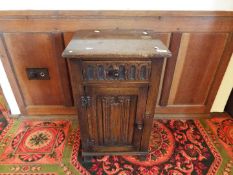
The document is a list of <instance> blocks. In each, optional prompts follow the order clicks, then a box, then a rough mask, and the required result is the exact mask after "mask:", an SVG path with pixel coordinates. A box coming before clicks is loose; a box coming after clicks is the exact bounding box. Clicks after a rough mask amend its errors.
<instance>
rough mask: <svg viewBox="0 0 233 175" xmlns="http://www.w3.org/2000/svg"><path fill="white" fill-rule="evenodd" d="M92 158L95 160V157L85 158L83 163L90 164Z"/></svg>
mask: <svg viewBox="0 0 233 175" xmlns="http://www.w3.org/2000/svg"><path fill="white" fill-rule="evenodd" d="M92 158H93V156H83V161H84V162H85V163H90V162H91V160H92Z"/></svg>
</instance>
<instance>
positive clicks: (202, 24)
mask: <svg viewBox="0 0 233 175" xmlns="http://www.w3.org/2000/svg"><path fill="white" fill-rule="evenodd" d="M0 22H1V25H0V31H2V32H31V31H33V32H49V31H63V32H65V31H68V32H71V31H76V30H80V29H92V30H93V29H115V28H119V29H142V30H155V29H156V31H157V32H196V31H198V32H208V31H210V30H211V31H212V32H232V31H233V12H216V11H215V12H214V11H213V12H198V11H195V12H192V11H190V12H181V11H180V12H172V11H170V12H168V11H2V12H0Z"/></svg>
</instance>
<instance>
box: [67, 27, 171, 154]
mask: <svg viewBox="0 0 233 175" xmlns="http://www.w3.org/2000/svg"><path fill="white" fill-rule="evenodd" d="M128 32H129V31H128ZM141 35H143V34H142V33H141V32H136V33H134V34H132V33H130V32H129V34H128V35H127V32H125V31H114V30H113V31H108V30H106V31H101V33H99V32H98V33H97V34H96V33H94V31H79V32H77V33H76V34H75V36H74V37H73V39H72V40H71V41H70V43H69V44H68V46H67V47H66V49H65V51H64V52H63V56H64V57H66V58H68V61H69V68H70V74H71V78H72V87H73V94H74V98H75V103H77V108H78V118H79V123H80V130H81V140H82V148H83V152H82V154H83V156H90V155H103V154H122V153H124V154H126V153H127V154H145V153H146V152H147V151H148V144H149V137H150V131H151V127H152V120H153V116H154V107H155V102H156V97H157V94H158V87H159V82H160V76H161V72H162V65H163V58H164V57H170V56H171V53H170V51H168V50H167V48H166V47H165V45H163V44H162V43H161V42H160V41H159V40H154V39H152V38H149V39H148V38H147V39H142V38H141ZM106 36H107V37H108V39H105V37H106ZM111 36H112V37H111Z"/></svg>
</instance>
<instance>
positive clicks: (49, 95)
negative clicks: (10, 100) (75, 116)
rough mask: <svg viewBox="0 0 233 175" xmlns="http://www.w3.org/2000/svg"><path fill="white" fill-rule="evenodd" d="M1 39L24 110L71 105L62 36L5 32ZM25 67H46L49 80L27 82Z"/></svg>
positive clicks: (56, 34)
mask: <svg viewBox="0 0 233 175" xmlns="http://www.w3.org/2000/svg"><path fill="white" fill-rule="evenodd" d="M3 38H4V41H5V45H6V48H7V51H8V54H9V59H10V60H11V62H12V66H13V69H14V71H15V76H16V78H17V81H18V84H19V86H20V88H21V92H22V96H23V99H24V103H25V105H26V107H27V108H30V110H31V108H32V107H33V106H34V107H36V108H37V110H38V106H40V105H43V107H41V108H46V106H50V105H55V106H63V105H65V106H71V105H72V98H71V93H70V87H69V80H68V74H67V71H66V62H65V59H64V58H62V57H61V53H62V51H63V49H64V47H63V41H62V38H61V34H58V33H54V34H53V33H5V34H4V35H3ZM26 68H48V70H49V74H50V80H29V79H28V77H27V74H26ZM43 110H44V109H43ZM45 113H46V112H45Z"/></svg>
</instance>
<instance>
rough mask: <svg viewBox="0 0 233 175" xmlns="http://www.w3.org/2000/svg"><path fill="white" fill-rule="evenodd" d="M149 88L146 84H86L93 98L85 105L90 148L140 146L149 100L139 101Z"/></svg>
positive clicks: (89, 95) (111, 150)
mask: <svg viewBox="0 0 233 175" xmlns="http://www.w3.org/2000/svg"><path fill="white" fill-rule="evenodd" d="M146 91H147V88H145V87H141V88H135V87H133V88H131V87H130V88H111V87H96V86H95V87H91V86H88V87H85V93H86V95H87V97H88V98H89V99H90V100H89V105H88V106H87V108H86V116H87V118H88V131H89V142H90V143H89V150H90V151H93V152H95V151H96V152H101V150H102V149H103V150H104V152H113V151H114V152H116V151H130V152H131V151H138V150H140V140H141V134H142V131H143V114H144V111H145V105H146V101H145V100H144V102H143V103H144V105H143V104H139V101H140V99H141V100H143V99H142V96H146V95H147V94H146ZM141 103H142V102H141ZM139 105H140V106H139Z"/></svg>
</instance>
